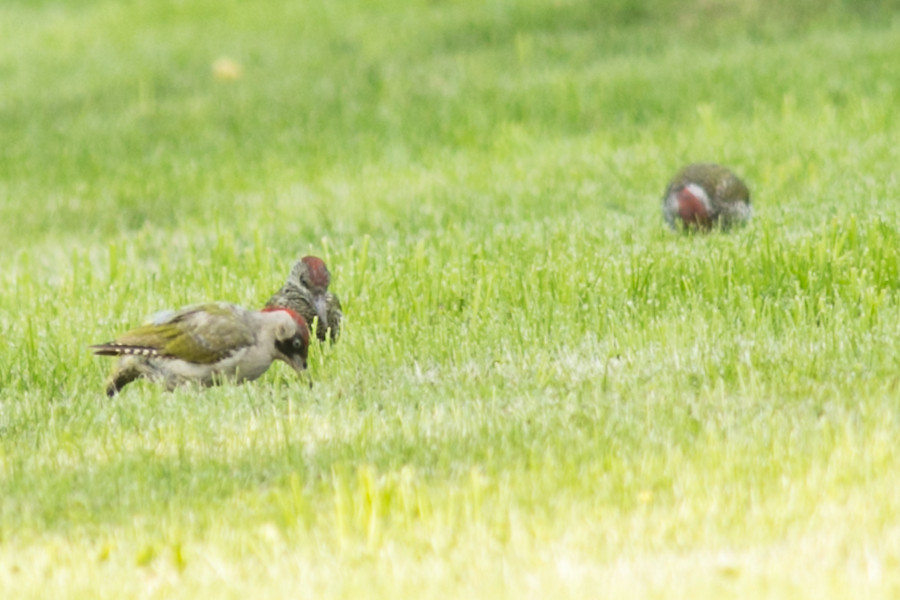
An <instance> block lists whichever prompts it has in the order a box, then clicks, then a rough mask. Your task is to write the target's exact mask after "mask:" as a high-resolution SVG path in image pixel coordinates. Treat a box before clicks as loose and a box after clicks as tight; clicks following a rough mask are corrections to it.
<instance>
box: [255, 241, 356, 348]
mask: <svg viewBox="0 0 900 600" xmlns="http://www.w3.org/2000/svg"><path fill="white" fill-rule="evenodd" d="M330 283H331V273H329V272H328V267H326V266H325V262H324V261H323V260H322V259H321V258H319V257H318V256H304V257H303V258H301V259H300V260H298V261H297V262H296V263H294V266H293V268H292V269H291V273H290V275H288V278H287V281H286V282H285V283H284V285H283V286H282V287H281V289H280V290H278V291H277V292H275V294H274V295H273V296H272V297H271V298H269V301H268V302H266V307H268V308H273V307H279V306H283V307H286V308H289V309H291V310H293V311H294V312H296V313H297V314H299V315H300V316H302V317H303V318H304V319H306V321H307V322H308V323H310V324H312V322H313V319H318V323H317V324H316V337H317V338H319V340H320V341H323V342H324V341H325V338H326V337H327V335H328V333H329V332H330V337H331V341H332V342H334V341H335V340H337V338H338V336H339V335H340V332H341V317H342V316H343V313H342V312H341V302H340V300H338V297H337V296H336V295H334V294H332V293H331V292H329V291H328V285H329V284H330Z"/></svg>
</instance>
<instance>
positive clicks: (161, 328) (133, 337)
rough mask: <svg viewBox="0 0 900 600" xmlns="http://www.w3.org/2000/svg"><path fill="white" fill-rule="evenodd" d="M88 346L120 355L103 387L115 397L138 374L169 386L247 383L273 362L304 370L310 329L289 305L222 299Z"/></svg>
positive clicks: (165, 315) (99, 352)
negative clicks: (249, 305)
mask: <svg viewBox="0 0 900 600" xmlns="http://www.w3.org/2000/svg"><path fill="white" fill-rule="evenodd" d="M91 349H93V351H94V354H97V355H99V356H119V357H120V358H119V362H118V363H117V364H116V367H115V368H114V370H113V373H112V375H111V377H110V381H109V384H108V385H107V388H106V395H107V396H114V395H115V394H116V393H118V392H119V391H120V390H121V389H122V388H123V387H124V386H126V385H127V384H129V383H131V382H132V381H134V380H135V379H138V378H140V377H144V378H146V379H149V380H151V381H157V382H161V383H164V384H165V386H166V388H167V389H168V390H172V389H174V388H175V387H176V386H178V385H182V384H185V383H189V382H195V383H199V384H202V385H206V386H210V385H217V384H219V383H222V381H225V380H228V381H234V382H242V381H248V380H251V379H256V378H257V377H259V376H260V375H262V374H263V373H265V372H266V370H267V369H268V368H269V366H270V365H271V364H272V362H273V361H275V360H281V361H284V362H286V363H287V364H288V365H290V366H291V368H293V369H294V370H295V371H297V373H298V374H299V373H302V372H303V370H304V369H306V359H307V353H308V350H309V327H308V326H307V324H306V321H305V320H304V318H303V317H302V316H300V315H298V314H297V313H295V312H293V311H291V310H290V309H286V308H272V309H264V310H262V311H256V310H247V309H245V308H241V307H240V306H235V305H233V304H226V303H224V302H220V303H213V304H201V305H197V306H190V307H187V308H183V309H181V310H178V311H167V312H164V313H160V314H159V315H157V316H156V317H155V318H154V320H153V321H152V322H151V323H149V324H147V325H142V326H140V327H137V328H136V329H132V330H131V331H127V332H125V333H123V334H122V335H120V336H118V337H117V338H116V339H115V340H113V341H111V342H107V343H105V344H97V345H94V346H91Z"/></svg>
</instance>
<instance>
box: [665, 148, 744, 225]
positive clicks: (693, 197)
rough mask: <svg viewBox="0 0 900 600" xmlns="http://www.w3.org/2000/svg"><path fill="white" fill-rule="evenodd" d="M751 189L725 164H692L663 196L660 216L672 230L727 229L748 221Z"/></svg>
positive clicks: (680, 172)
mask: <svg viewBox="0 0 900 600" xmlns="http://www.w3.org/2000/svg"><path fill="white" fill-rule="evenodd" d="M751 214H752V211H751V209H750V190H749V189H747V186H746V184H744V182H743V181H741V180H740V178H739V177H738V176H737V175H735V174H734V173H732V172H731V170H730V169H728V168H727V167H723V166H722V165H717V164H712V163H695V164H691V165H688V166H686V167H684V168H683V169H682V170H681V171H679V172H678V173H677V174H676V175H675V177H673V178H672V181H671V182H670V183H669V187H667V188H666V193H665V196H664V197H663V216H665V219H666V222H667V223H668V224H669V226H670V227H672V228H673V229H683V230H686V231H709V230H710V229H713V228H719V229H722V230H727V229H729V228H731V227H732V226H735V225H743V224H745V223H747V222H748V221H749V220H750V216H751Z"/></svg>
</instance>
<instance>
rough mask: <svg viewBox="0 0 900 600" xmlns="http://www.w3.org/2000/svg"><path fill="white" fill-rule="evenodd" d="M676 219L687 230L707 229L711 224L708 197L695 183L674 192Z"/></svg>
mask: <svg viewBox="0 0 900 600" xmlns="http://www.w3.org/2000/svg"><path fill="white" fill-rule="evenodd" d="M674 193H675V201H676V203H677V209H676V210H677V214H678V218H679V219H681V222H682V223H683V224H684V226H685V227H687V228H689V229H708V228H709V227H710V224H711V219H710V209H711V204H710V200H709V195H708V194H707V193H706V190H704V189H703V188H702V187H701V186H699V185H697V184H696V183H689V184H687V185H685V186H683V187H682V188H681V189H679V190H676V191H675V192H674Z"/></svg>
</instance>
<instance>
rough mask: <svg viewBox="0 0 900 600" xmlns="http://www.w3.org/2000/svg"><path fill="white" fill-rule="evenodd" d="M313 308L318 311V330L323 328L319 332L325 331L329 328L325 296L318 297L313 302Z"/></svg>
mask: <svg viewBox="0 0 900 600" xmlns="http://www.w3.org/2000/svg"><path fill="white" fill-rule="evenodd" d="M313 308H315V309H316V316H317V317H318V318H319V324H318V325H317V326H316V329H319V327H321V328H322V329H319V331H323V330H324V329H325V328H326V327H328V305H327V304H326V303H325V294H319V295H318V296H316V299H315V300H313Z"/></svg>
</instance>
